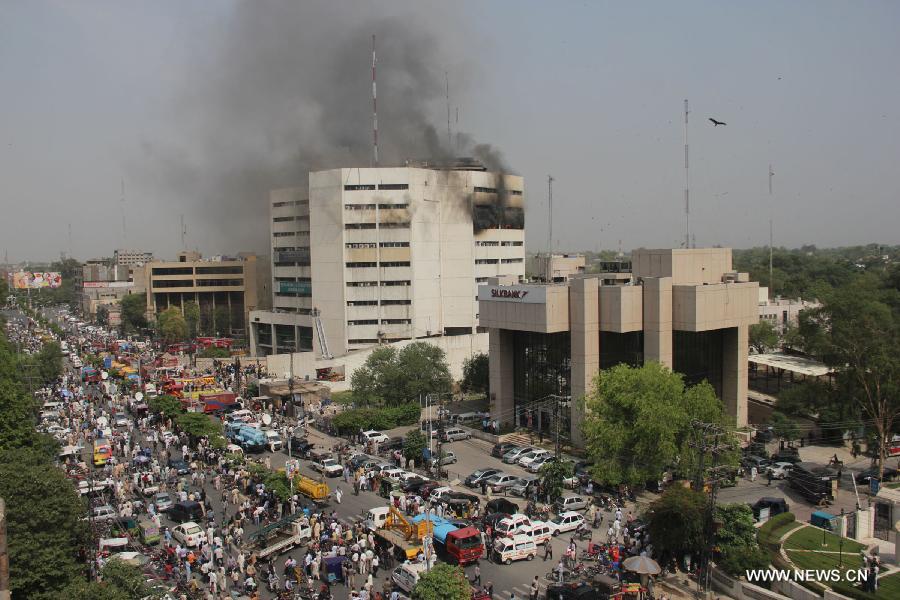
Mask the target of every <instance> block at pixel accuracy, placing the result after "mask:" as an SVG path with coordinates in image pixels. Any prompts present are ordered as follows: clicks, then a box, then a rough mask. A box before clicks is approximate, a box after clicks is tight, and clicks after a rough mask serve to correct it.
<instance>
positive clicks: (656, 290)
mask: <svg viewBox="0 0 900 600" xmlns="http://www.w3.org/2000/svg"><path fill="white" fill-rule="evenodd" d="M643 287H644V362H650V361H656V362H659V363H662V364H663V365H665V366H666V367H668V368H670V369H671V368H672V278H671V277H645V278H644V286H643Z"/></svg>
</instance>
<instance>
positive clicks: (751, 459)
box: [741, 454, 769, 473]
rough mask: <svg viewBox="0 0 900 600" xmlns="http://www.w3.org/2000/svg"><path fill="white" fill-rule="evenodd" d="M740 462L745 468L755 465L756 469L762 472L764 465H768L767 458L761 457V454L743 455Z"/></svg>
mask: <svg viewBox="0 0 900 600" xmlns="http://www.w3.org/2000/svg"><path fill="white" fill-rule="evenodd" d="M741 464H742V465H743V466H744V468H745V469H747V470H750V469H751V468H753V467H756V470H757V471H758V472H760V473H762V472H764V471H765V470H766V467H767V466H769V460H768V459H766V458H763V457H762V456H755V455H753V454H751V455H749V456H745V457H744V458H743V460H741Z"/></svg>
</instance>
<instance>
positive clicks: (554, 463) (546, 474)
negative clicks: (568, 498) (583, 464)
mask: <svg viewBox="0 0 900 600" xmlns="http://www.w3.org/2000/svg"><path fill="white" fill-rule="evenodd" d="M574 470H575V464H574V463H572V462H571V461H568V460H551V461H548V462H545V463H544V464H543V465H541V484H543V486H544V493H545V494H546V495H547V497H548V498H549V499H550V501H551V502H553V501H554V500H556V499H557V498H559V497H560V496H561V495H562V492H563V485H564V484H565V480H566V478H567V477H571V476H572V473H573V471H574Z"/></svg>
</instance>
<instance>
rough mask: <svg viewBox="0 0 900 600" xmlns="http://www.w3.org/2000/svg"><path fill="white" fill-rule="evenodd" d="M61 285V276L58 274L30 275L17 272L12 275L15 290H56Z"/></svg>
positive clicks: (29, 273) (28, 272)
mask: <svg viewBox="0 0 900 600" xmlns="http://www.w3.org/2000/svg"><path fill="white" fill-rule="evenodd" d="M61 285H62V276H61V275H60V274H59V273H56V272H51V273H32V272H30V271H19V272H18V273H13V287H14V288H16V289H17V290H29V289H31V290H36V289H40V288H58V287H59V286H61Z"/></svg>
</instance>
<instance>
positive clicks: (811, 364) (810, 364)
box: [748, 353, 834, 377]
mask: <svg viewBox="0 0 900 600" xmlns="http://www.w3.org/2000/svg"><path fill="white" fill-rule="evenodd" d="M748 359H749V360H750V362H752V363H754V364H757V365H765V366H767V367H772V368H774V369H783V370H785V371H790V372H793V373H799V374H800V375H807V376H809V377H822V376H823V375H828V374H829V373H832V372H834V369H832V368H831V367H829V366H828V365H826V364H824V363H820V362H819V361H817V360H813V359H811V358H806V357H805V356H794V355H791V354H781V353H774V354H751V355H750V356H749V357H748Z"/></svg>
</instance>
